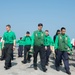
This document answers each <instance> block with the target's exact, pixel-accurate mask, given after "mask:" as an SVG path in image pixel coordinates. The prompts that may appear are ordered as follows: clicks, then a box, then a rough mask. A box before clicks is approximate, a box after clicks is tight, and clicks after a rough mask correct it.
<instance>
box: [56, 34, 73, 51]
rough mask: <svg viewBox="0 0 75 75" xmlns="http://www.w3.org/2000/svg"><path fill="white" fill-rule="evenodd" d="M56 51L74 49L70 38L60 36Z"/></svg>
mask: <svg viewBox="0 0 75 75" xmlns="http://www.w3.org/2000/svg"><path fill="white" fill-rule="evenodd" d="M55 49H58V50H61V51H68V49H72V45H71V42H70V38H69V37H68V36H67V35H62V34H59V35H58V36H57V37H56V41H55Z"/></svg>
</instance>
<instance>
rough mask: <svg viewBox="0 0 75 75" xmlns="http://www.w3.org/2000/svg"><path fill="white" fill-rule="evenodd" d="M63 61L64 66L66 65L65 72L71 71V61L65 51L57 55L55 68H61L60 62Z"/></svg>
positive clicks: (58, 52)
mask: <svg viewBox="0 0 75 75" xmlns="http://www.w3.org/2000/svg"><path fill="white" fill-rule="evenodd" d="M61 59H63V61H64V65H65V70H67V71H69V69H70V68H69V59H68V54H67V52H65V51H59V50H58V51H57V54H56V60H55V66H56V67H59V66H60V61H61Z"/></svg>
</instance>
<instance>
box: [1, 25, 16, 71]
mask: <svg viewBox="0 0 75 75" xmlns="http://www.w3.org/2000/svg"><path fill="white" fill-rule="evenodd" d="M6 30H7V31H6V32H5V33H4V35H3V41H4V48H3V51H4V52H5V53H4V55H3V56H6V58H5V66H4V68H5V69H6V70H7V69H9V68H10V67H11V60H12V53H13V49H15V45H16V35H15V33H14V32H13V31H11V26H10V25H6ZM3 56H2V59H3V58H4V57H3Z"/></svg>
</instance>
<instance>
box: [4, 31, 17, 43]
mask: <svg viewBox="0 0 75 75" xmlns="http://www.w3.org/2000/svg"><path fill="white" fill-rule="evenodd" d="M15 39H16V35H15V33H14V32H12V31H9V32H5V33H4V35H3V40H4V42H5V44H13V43H14V40H15Z"/></svg>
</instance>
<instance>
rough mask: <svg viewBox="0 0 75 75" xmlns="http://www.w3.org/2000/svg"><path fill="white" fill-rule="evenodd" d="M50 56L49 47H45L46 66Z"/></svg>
mask: <svg viewBox="0 0 75 75" xmlns="http://www.w3.org/2000/svg"><path fill="white" fill-rule="evenodd" d="M50 54H51V50H50V46H47V50H46V64H48V62H49V56H50Z"/></svg>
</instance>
